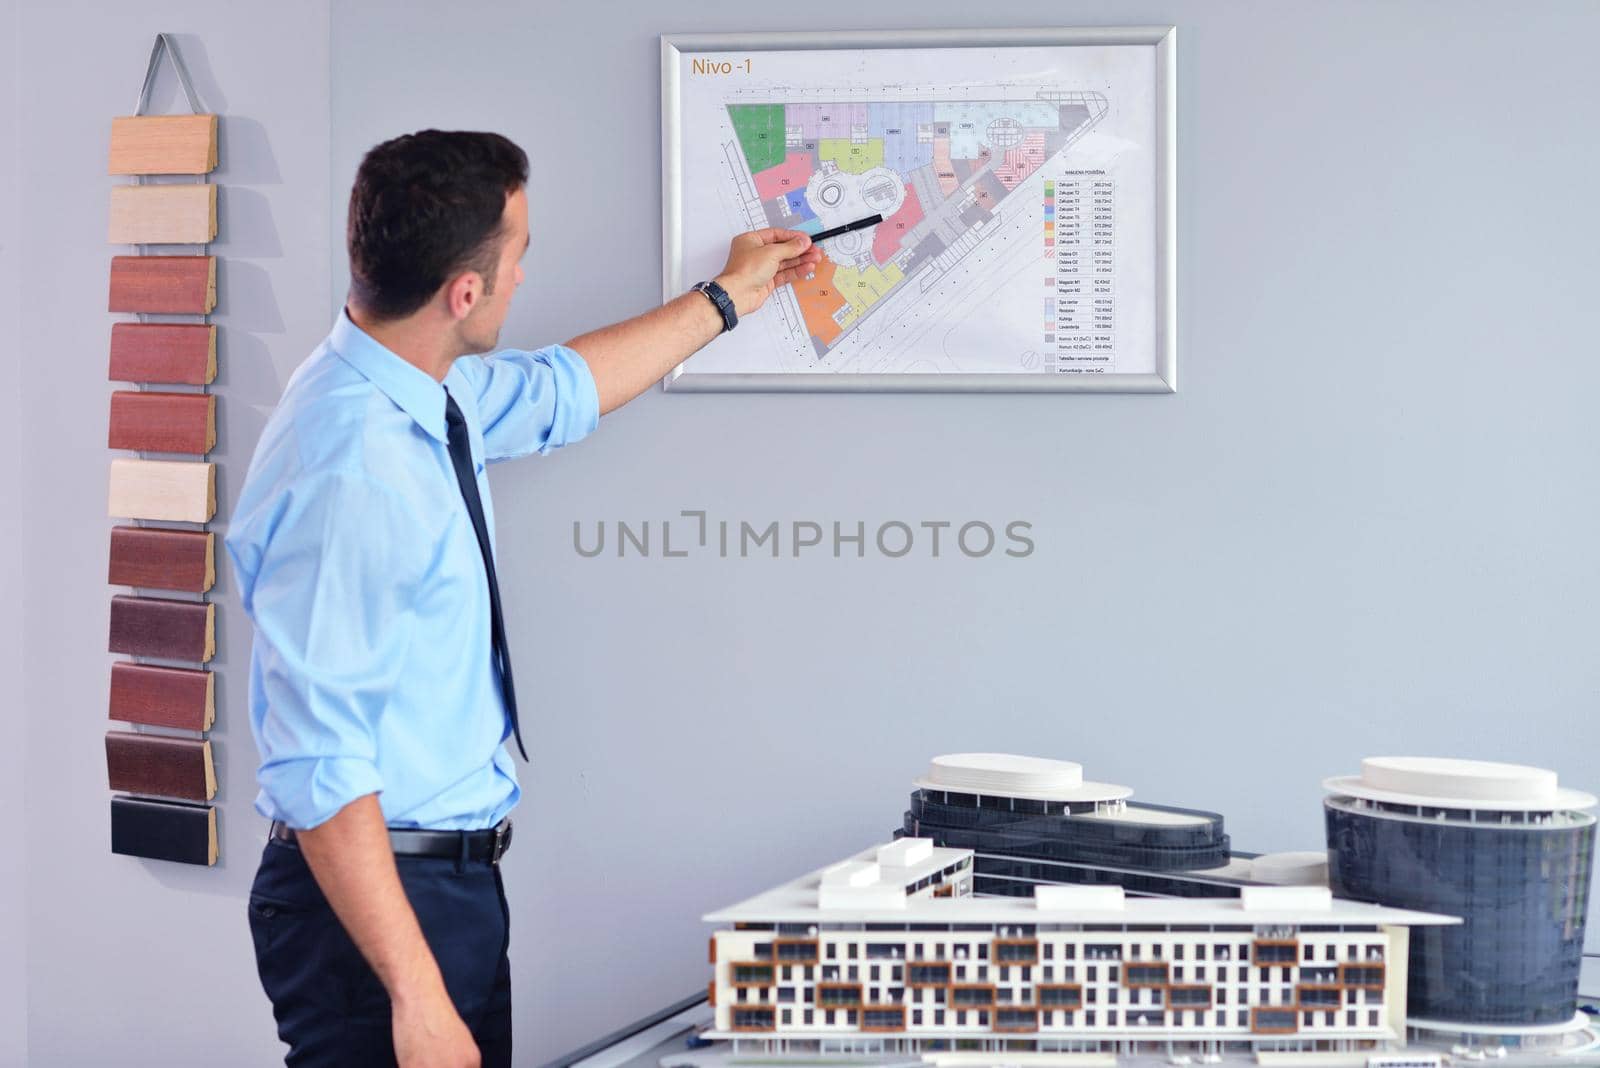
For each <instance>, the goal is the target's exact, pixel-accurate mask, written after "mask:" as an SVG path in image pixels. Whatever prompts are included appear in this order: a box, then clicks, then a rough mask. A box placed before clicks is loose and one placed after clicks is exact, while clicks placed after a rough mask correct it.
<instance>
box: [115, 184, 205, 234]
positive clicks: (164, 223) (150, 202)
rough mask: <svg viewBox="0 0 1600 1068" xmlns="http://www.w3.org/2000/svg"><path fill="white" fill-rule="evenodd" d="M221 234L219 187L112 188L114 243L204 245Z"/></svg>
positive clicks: (189, 185)
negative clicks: (219, 229)
mask: <svg viewBox="0 0 1600 1068" xmlns="http://www.w3.org/2000/svg"><path fill="white" fill-rule="evenodd" d="M216 236H217V187H216V186H214V185H212V184H211V183H209V182H205V183H199V184H196V183H193V182H187V183H184V184H183V185H119V186H114V187H113V188H112V190H111V224H110V226H109V228H108V229H107V232H106V240H108V241H110V242H111V243H112V244H113V245H203V244H205V243H207V242H208V241H210V240H212V239H213V238H214V237H216Z"/></svg>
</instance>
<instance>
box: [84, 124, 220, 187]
mask: <svg viewBox="0 0 1600 1068" xmlns="http://www.w3.org/2000/svg"><path fill="white" fill-rule="evenodd" d="M216 166H217V117H216V116H215V115H124V116H122V117H121V118H116V119H112V120H111V161H110V163H109V165H108V166H107V167H106V173H107V174H207V173H209V172H211V171H212V170H214V169H215V168H216Z"/></svg>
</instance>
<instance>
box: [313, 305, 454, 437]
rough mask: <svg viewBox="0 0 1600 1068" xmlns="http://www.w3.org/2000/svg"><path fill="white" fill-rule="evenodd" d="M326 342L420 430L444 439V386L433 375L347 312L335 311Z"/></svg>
mask: <svg viewBox="0 0 1600 1068" xmlns="http://www.w3.org/2000/svg"><path fill="white" fill-rule="evenodd" d="M328 341H329V343H330V344H332V346H333V351H334V352H337V353H338V354H339V355H340V356H341V357H342V358H343V359H344V361H345V362H346V363H348V364H349V365H350V366H351V367H354V368H355V369H356V370H357V371H360V372H361V373H362V374H363V375H365V376H366V378H367V380H368V381H369V382H371V383H372V384H373V385H375V386H377V387H378V388H379V389H380V390H382V391H383V392H384V394H385V395H387V396H388V398H389V399H390V400H392V401H394V403H395V405H396V406H397V407H398V408H399V409H400V410H401V411H403V412H405V413H406V414H407V415H409V416H410V417H411V418H412V419H413V420H415V422H416V424H417V425H418V426H420V427H421V428H422V429H423V430H426V431H427V432H428V433H429V434H430V435H432V436H433V437H434V438H435V439H437V440H439V441H448V440H449V439H448V437H447V436H446V434H445V425H444V396H445V391H444V386H443V384H441V383H439V382H436V381H434V379H433V376H432V375H430V374H428V373H427V372H426V371H424V370H422V369H421V368H420V367H418V366H416V365H415V364H412V363H407V362H406V361H405V360H403V359H401V358H400V357H399V356H397V355H395V353H394V352H393V351H391V350H390V349H388V348H386V347H385V346H383V345H382V344H380V343H379V342H378V340H377V339H376V338H374V337H373V336H372V335H371V334H369V333H367V332H366V331H365V330H363V329H361V328H360V327H359V326H357V325H356V324H355V323H354V322H353V321H352V320H351V318H350V313H349V312H348V311H340V312H339V321H338V322H336V323H334V324H333V332H332V333H331V334H329V335H328Z"/></svg>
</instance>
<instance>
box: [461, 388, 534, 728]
mask: <svg viewBox="0 0 1600 1068" xmlns="http://www.w3.org/2000/svg"><path fill="white" fill-rule="evenodd" d="M444 422H445V427H446V428H447V429H448V432H449V438H450V463H451V465H452V466H454V467H455V469H456V481H457V482H459V483H461V497H462V499H463V500H465V501H466V502H467V514H468V515H470V516H472V529H473V532H474V533H476V534H477V535H478V551H479V552H481V553H483V570H484V573H485V574H487V575H488V577H489V633H490V637H491V639H492V640H493V643H494V667H495V672H496V673H497V674H498V675H499V676H500V692H501V694H503V695H504V697H505V700H506V713H507V714H508V715H510V717H511V733H512V734H514V735H515V736H516V739H517V752H519V753H521V754H522V759H523V760H527V759H528V751H527V750H526V749H524V748H523V747H522V726H521V724H519V723H518V722H517V688H516V686H514V685H513V684H512V681H511V653H510V652H509V651H508V650H507V649H506V622H505V619H504V617H502V616H501V615H500V581H499V580H498V579H496V578H495V575H494V551H493V550H492V549H491V548H490V547H489V525H488V524H487V523H486V522H484V519H483V501H482V500H481V499H480V498H479V497H478V476H477V472H476V470H475V469H474V467H473V465H472V444H471V442H469V441H468V440H467V421H466V419H465V418H464V417H463V416H462V414H461V409H460V408H459V407H457V406H456V399H455V398H454V397H452V396H450V391H449V390H445V394H444Z"/></svg>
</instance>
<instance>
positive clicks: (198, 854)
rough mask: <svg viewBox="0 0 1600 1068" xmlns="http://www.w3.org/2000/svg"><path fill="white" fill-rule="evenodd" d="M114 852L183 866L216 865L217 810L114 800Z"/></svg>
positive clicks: (112, 850)
mask: <svg viewBox="0 0 1600 1068" xmlns="http://www.w3.org/2000/svg"><path fill="white" fill-rule="evenodd" d="M111 852H113V853H121V854H122V855H124V856H129V857H149V858H150V859H152V860H175V861H178V862H179V863H182V864H207V865H210V864H215V863H216V862H217V810H216V809H214V808H211V807H210V806H208V805H183V804H178V803H177V802H173V801H151V800H148V799H146V798H143V797H113V798H112V799H111Z"/></svg>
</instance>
